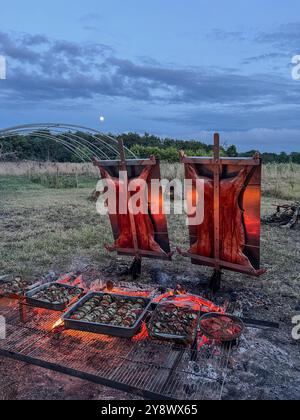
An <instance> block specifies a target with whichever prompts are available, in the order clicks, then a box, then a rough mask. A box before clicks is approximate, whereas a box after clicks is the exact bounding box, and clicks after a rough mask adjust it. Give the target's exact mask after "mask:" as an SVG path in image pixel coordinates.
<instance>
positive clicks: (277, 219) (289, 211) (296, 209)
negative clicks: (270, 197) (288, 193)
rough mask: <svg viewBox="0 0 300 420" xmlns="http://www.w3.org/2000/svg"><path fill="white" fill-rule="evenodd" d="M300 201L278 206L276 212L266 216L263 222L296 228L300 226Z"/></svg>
mask: <svg viewBox="0 0 300 420" xmlns="http://www.w3.org/2000/svg"><path fill="white" fill-rule="evenodd" d="M299 221H300V202H295V203H293V204H285V205H283V206H276V212H275V213H274V214H272V215H271V216H268V217H265V218H264V219H263V222H264V223H265V224H269V225H278V226H281V227H282V228H286V229H295V228H297V227H299V226H300V224H299Z"/></svg>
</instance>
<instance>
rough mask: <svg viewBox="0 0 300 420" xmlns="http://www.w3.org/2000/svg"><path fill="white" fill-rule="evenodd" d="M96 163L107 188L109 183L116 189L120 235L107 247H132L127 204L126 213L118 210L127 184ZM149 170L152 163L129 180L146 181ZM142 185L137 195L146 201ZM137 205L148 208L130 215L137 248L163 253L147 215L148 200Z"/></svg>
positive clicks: (116, 248)
mask: <svg viewBox="0 0 300 420" xmlns="http://www.w3.org/2000/svg"><path fill="white" fill-rule="evenodd" d="M152 159H153V158H152ZM96 165H97V166H98V167H99V169H100V173H101V176H102V179H105V180H106V182H107V186H108V188H109V185H110V184H111V186H112V187H113V188H115V191H116V200H117V203H116V204H117V205H116V209H117V219H118V226H119V231H120V235H119V237H118V239H117V240H116V241H115V243H114V245H113V246H108V247H107V249H108V250H109V251H114V250H118V249H124V248H129V249H133V248H134V239H133V232H132V221H131V218H130V214H129V212H130V209H129V208H128V204H127V210H128V211H127V214H121V213H122V212H121V211H120V203H119V198H120V197H124V200H125V199H126V198H125V197H127V193H128V192H127V191H126V188H127V184H126V183H125V182H124V180H122V179H120V178H115V177H112V176H111V175H110V174H109V173H108V172H107V170H106V169H105V168H104V167H103V166H102V165H101V164H100V162H96ZM151 170H152V165H147V166H145V168H144V169H143V171H142V173H141V175H140V176H139V177H137V178H135V179H133V180H130V182H132V183H134V182H135V181H138V180H142V181H145V182H146V181H147V179H148V177H149V175H150V173H151ZM139 185H140V184H139ZM143 185H146V184H141V187H140V191H139V195H140V196H141V197H144V199H145V201H146V200H147V197H146V195H145V194H144V191H142V186H143ZM130 194H131V196H132V195H133V194H134V193H128V196H129V197H130ZM139 207H140V208H141V209H142V208H143V207H146V208H147V210H148V211H147V212H146V214H143V213H144V212H139V213H138V214H133V215H132V219H133V221H134V225H135V229H136V235H137V241H138V247H139V249H140V250H144V251H153V252H156V253H159V254H165V252H164V251H163V250H162V248H161V247H160V245H159V244H158V243H157V242H156V241H155V231H154V226H153V223H152V220H151V217H150V215H149V206H148V201H147V203H146V202H144V203H140V206H139Z"/></svg>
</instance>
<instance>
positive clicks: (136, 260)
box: [119, 139, 141, 277]
mask: <svg viewBox="0 0 300 420" xmlns="http://www.w3.org/2000/svg"><path fill="white" fill-rule="evenodd" d="M119 152H120V161H121V162H120V168H121V170H122V171H124V172H125V171H126V172H127V179H129V176H128V168H127V165H126V155H125V149H124V142H123V140H122V139H119ZM127 200H128V205H127V210H128V213H129V220H130V227H131V232H132V238H133V247H134V251H135V258H134V261H133V265H132V271H133V277H135V276H136V273H135V272H136V271H137V273H138V274H137V275H139V271H140V267H141V256H140V252H139V243H138V236H137V230H136V224H135V220H134V215H133V213H132V208H131V205H130V197H129V194H128V196H127ZM136 267H138V268H136Z"/></svg>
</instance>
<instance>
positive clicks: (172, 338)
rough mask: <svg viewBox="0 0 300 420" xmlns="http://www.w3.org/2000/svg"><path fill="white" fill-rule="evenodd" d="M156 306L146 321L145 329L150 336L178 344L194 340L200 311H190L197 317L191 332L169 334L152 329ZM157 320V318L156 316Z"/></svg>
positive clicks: (190, 342)
mask: <svg viewBox="0 0 300 420" xmlns="http://www.w3.org/2000/svg"><path fill="white" fill-rule="evenodd" d="M157 307H158V305H157V306H156V308H155V309H154V311H153V313H152V316H151V318H150V319H149V321H148V323H147V331H148V334H149V336H150V337H151V338H153V339H156V340H162V341H169V342H173V343H178V344H184V345H186V344H192V343H193V342H194V340H195V339H196V337H197V332H198V328H199V322H200V318H201V312H200V311H199V312H198V311H192V312H194V313H195V314H197V319H196V321H195V328H194V329H193V332H192V333H191V334H190V335H188V334H186V335H178V334H170V333H156V332H154V331H153V330H152V326H153V322H154V320H155V317H156V316H157ZM158 320H159V318H158Z"/></svg>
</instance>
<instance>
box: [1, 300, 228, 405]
mask: <svg viewBox="0 0 300 420" xmlns="http://www.w3.org/2000/svg"><path fill="white" fill-rule="evenodd" d="M19 306H20V308H18V304H14V306H7V307H6V306H2V305H0V315H2V316H4V317H5V318H6V323H7V338H6V340H0V356H3V357H7V358H10V359H14V360H17V361H21V362H24V363H28V364H31V365H35V366H39V367H42V368H45V369H48V370H52V371H55V372H60V373H63V374H66V375H69V376H73V377H76V378H79V379H83V380H87V381H90V382H93V383H96V384H100V385H104V386H107V387H110V388H114V389H118V390H121V391H124V392H127V393H131V394H135V395H138V396H140V397H143V398H145V399H153V400H182V399H185V400H220V399H221V398H222V392H223V387H224V383H225V380H226V376H227V368H228V361H229V358H230V355H231V350H232V347H231V345H228V346H226V347H223V348H221V347H219V346H217V345H216V344H212V345H210V346H204V347H202V348H201V349H200V351H198V350H192V349H188V348H186V347H182V346H179V345H177V344H176V345H173V344H169V343H165V342H159V341H153V340H151V339H149V338H146V339H145V340H141V341H134V340H129V339H123V338H117V337H108V336H102V335H97V334H92V333H84V332H75V331H71V330H63V331H62V332H59V333H57V332H53V331H51V329H52V327H53V325H54V324H55V322H56V321H58V320H59V319H60V317H61V315H62V314H61V313H57V312H51V311H47V310H43V311H41V310H39V311H38V313H35V312H34V311H35V310H34V309H33V308H31V307H28V306H27V305H25V308H24V304H22V303H19ZM20 309H21V310H20ZM24 311H26V312H27V321H26V322H25V323H24V322H22V321H21V320H20V314H23V315H24ZM192 366H196V367H197V370H198V372H196V371H194V370H193V369H192Z"/></svg>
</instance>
